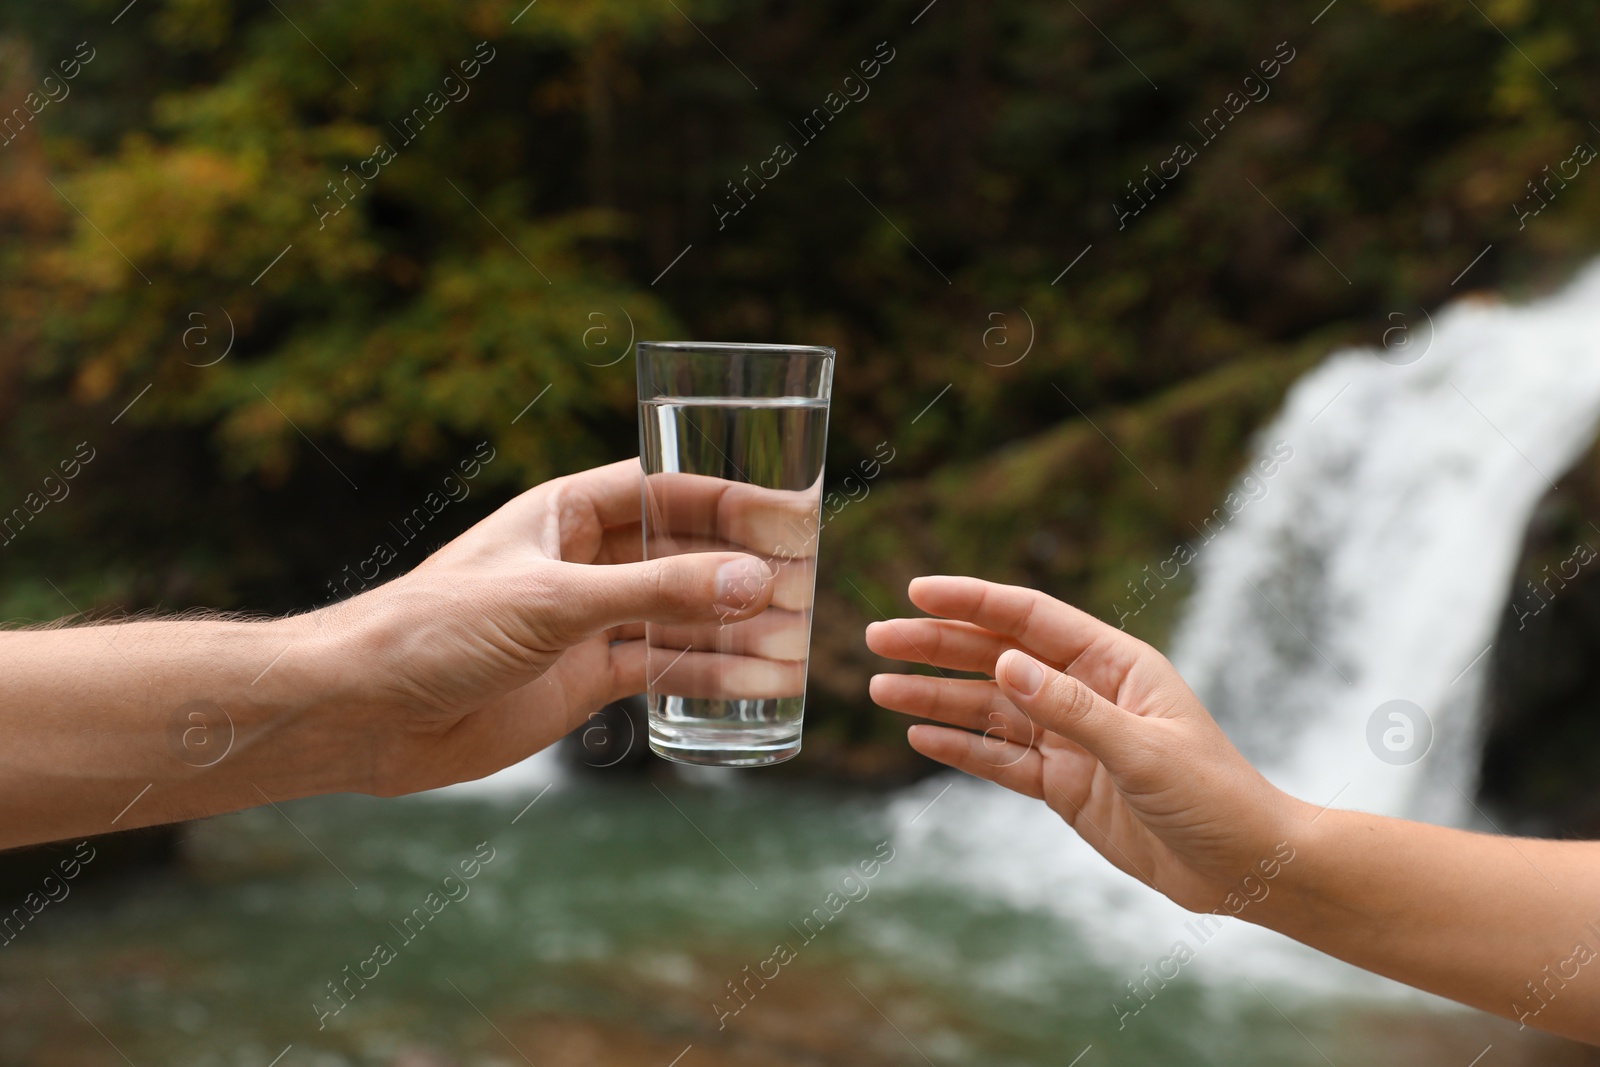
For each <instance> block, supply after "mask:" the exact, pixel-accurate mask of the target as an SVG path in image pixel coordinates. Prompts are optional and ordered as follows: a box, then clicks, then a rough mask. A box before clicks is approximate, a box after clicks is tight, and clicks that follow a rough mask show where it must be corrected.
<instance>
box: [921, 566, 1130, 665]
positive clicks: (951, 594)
mask: <svg viewBox="0 0 1600 1067" xmlns="http://www.w3.org/2000/svg"><path fill="white" fill-rule="evenodd" d="M908 592H909V594H910V596H911V602H912V603H913V604H915V605H916V606H917V607H919V608H921V609H922V610H923V611H926V612H927V613H928V614H930V615H939V616H943V617H944V618H947V619H961V620H963V621H966V622H970V623H973V624H975V625H977V626H981V627H983V628H984V629H986V630H990V631H992V632H993V633H996V634H998V635H1000V636H1001V637H1003V638H1006V639H1008V640H1010V641H1012V642H1013V643H1014V644H1015V645H1016V646H1017V647H1020V648H1025V649H1027V650H1028V651H1029V652H1031V653H1032V654H1033V655H1035V656H1037V657H1039V658H1040V659H1043V660H1046V661H1048V662H1052V663H1060V664H1064V665H1071V664H1072V663H1074V662H1076V661H1077V659H1078V658H1079V657H1080V656H1082V655H1083V654H1084V653H1085V652H1087V651H1088V650H1089V649H1091V648H1094V649H1096V650H1097V652H1098V651H1104V653H1106V655H1107V656H1109V657H1110V658H1112V659H1116V660H1118V661H1119V662H1123V663H1131V662H1132V661H1133V660H1134V659H1137V658H1138V656H1139V655H1140V654H1142V653H1143V652H1144V651H1146V650H1148V649H1149V646H1148V645H1146V644H1145V643H1144V642H1142V641H1140V640H1139V639H1138V638H1136V637H1133V636H1132V635H1131V634H1128V633H1125V632H1124V631H1122V630H1119V629H1117V628H1116V627H1115V626H1110V625H1108V624H1106V623H1104V622H1101V621H1100V620H1099V619H1097V618H1095V617H1094V616H1093V615H1090V614H1089V613H1088V612H1085V611H1080V610H1079V609H1078V608H1075V607H1073V606H1072V605H1070V604H1063V603H1062V602H1061V601H1059V600H1057V599H1055V598H1054V597H1051V596H1047V595H1046V594H1044V593H1041V592H1039V591H1038V590H1037V589H1028V588H1026V587H1025V586H1020V585H999V584H997V583H995V582H985V581H982V580H981V579H978V578H965V577H954V576H947V575H935V576H929V577H925V578H914V579H912V581H911V585H910V587H909V590H908Z"/></svg>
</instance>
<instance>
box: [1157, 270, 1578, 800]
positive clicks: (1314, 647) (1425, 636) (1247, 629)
mask: <svg viewBox="0 0 1600 1067" xmlns="http://www.w3.org/2000/svg"><path fill="white" fill-rule="evenodd" d="M1419 320H1420V321H1419ZM1395 336H1396V339H1397V341H1398V338H1399V336H1400V335H1398V334H1397V335H1395ZM1405 337H1406V341H1407V343H1406V345H1405V346H1404V347H1400V346H1399V345H1398V344H1397V345H1396V347H1395V348H1394V349H1393V350H1385V349H1377V350H1372V349H1364V350H1353V351H1345V352H1339V353H1336V354H1334V355H1333V356H1332V357H1330V358H1329V359H1328V360H1327V361H1326V362H1325V363H1323V364H1322V365H1321V366H1320V367H1319V368H1317V369H1316V370H1315V371H1313V372H1312V373H1310V374H1308V375H1307V376H1306V377H1305V378H1304V379H1302V380H1301V381H1300V382H1299V383H1298V384H1297V385H1296V386H1295V387H1294V389H1293V390H1292V391H1291V392H1290V394H1289V397H1288V399H1287V402H1286V403H1285V405H1284V409H1283V411H1282V412H1281V413H1280V414H1279V416H1278V417H1277V418H1276V419H1275V420H1274V421H1273V422H1272V424H1271V425H1269V426H1268V427H1267V428H1266V429H1265V430H1264V431H1262V433H1261V435H1260V438H1259V441H1258V445H1257V450H1258V452H1260V451H1264V450H1267V449H1270V448H1271V447H1272V446H1273V445H1274V444H1276V443H1278V442H1284V443H1286V444H1287V445H1288V446H1289V447H1290V448H1292V449H1293V453H1294V454H1293V458H1292V459H1290V460H1289V461H1288V462H1286V463H1284V464H1282V466H1281V469H1280V470H1279V471H1278V472H1277V473H1276V474H1275V475H1274V476H1273V477H1272V478H1270V479H1261V480H1260V482H1261V485H1262V486H1264V489H1259V490H1257V496H1258V499H1256V500H1254V501H1251V502H1249V503H1248V504H1246V505H1245V506H1244V507H1242V508H1241V509H1240V510H1239V512H1238V514H1237V517H1236V518H1235V519H1234V520H1233V521H1232V522H1231V523H1230V524H1229V526H1228V528H1227V529H1226V530H1224V531H1223V532H1222V533H1221V534H1220V535H1219V536H1217V537H1216V539H1215V540H1214V541H1213V542H1212V543H1211V544H1208V545H1206V546H1204V547H1203V548H1201V549H1199V559H1198V561H1197V564H1196V565H1197V568H1198V569H1197V585H1196V589H1195V593H1194V595H1193V597H1192V598H1191V600H1190V602H1189V604H1188V605H1187V610H1186V612H1185V614H1184V616H1183V618H1182V619H1181V621H1180V624H1179V626H1178V629H1177V632H1176V634H1175V638H1174V641H1173V646H1172V660H1173V662H1174V664H1175V665H1176V666H1177V667H1178V669H1179V671H1180V672H1181V673H1182V674H1183V675H1184V677H1185V678H1186V679H1187V680H1188V681H1189V683H1190V685H1192V686H1193V687H1194V688H1195V690H1196V692H1198V693H1199V694H1200V696H1201V699H1202V700H1204V701H1205V703H1206V706H1207V707H1208V708H1210V709H1211V711H1212V713H1213V714H1214V715H1216V716H1217V718H1218V720H1219V721H1220V722H1221V723H1222V724H1223V725H1224V728H1225V729H1226V730H1227V731H1228V733H1229V735H1230V736H1231V737H1232V738H1233V740H1234V742H1235V743H1236V744H1238V745H1239V746H1240V748H1241V749H1243V750H1244V751H1245V753H1246V754H1247V755H1249V756H1250V757H1251V758H1252V759H1253V760H1255V761H1256V762H1257V763H1258V764H1260V765H1261V766H1262V767H1263V769H1264V770H1265V771H1266V773H1267V774H1268V777H1269V778H1271V779H1273V781H1274V782H1275V783H1276V784H1278V785H1279V786H1280V787H1282V788H1284V789H1286V790H1288V791H1289V792H1291V793H1294V794H1295V795H1297V796H1299V797H1301V798H1302V799H1305V800H1309V801H1312V802H1314V803H1318V804H1322V803H1327V802H1329V801H1330V800H1333V799H1334V798H1335V797H1337V803H1338V804H1339V805H1340V806H1342V807H1357V808H1361V809H1363V810H1367V811H1374V812H1379V813H1382V814H1389V815H1405V816H1409V817H1414V818H1420V819H1427V820H1430V821H1435V822H1454V823H1462V822H1470V821H1473V820H1474V817H1475V816H1476V813H1475V812H1474V811H1473V809H1472V806H1471V804H1472V802H1471V800H1470V799H1469V798H1470V797H1471V796H1472V795H1473V793H1474V790H1475V787H1476V765H1477V754H1478V749H1479V743H1480V723H1479V710H1480V703H1481V693H1482V690H1483V683H1484V680H1485V678H1486V674H1487V670H1486V668H1487V666H1488V664H1489V662H1490V659H1491V655H1490V652H1491V650H1490V644H1491V642H1492V641H1493V640H1494V636H1495V630H1496V627H1497V625H1498V623H1499V620H1500V613H1501V612H1502V610H1503V609H1504V606H1505V603H1506V600H1507V597H1508V595H1509V592H1510V588H1511V583H1512V580H1513V571H1514V568H1515V566H1516V562H1517V558H1518V555H1519V553H1520V551H1521V546H1522V539H1523V534H1524V532H1525V531H1526V529H1527V527H1528V524H1529V521H1530V519H1531V518H1532V515H1533V511H1534V508H1535V506H1536V505H1537V504H1538V502H1539V500H1540V498H1541V497H1543V496H1544V495H1545V494H1546V493H1547V492H1549V490H1550V489H1551V488H1552V487H1553V484H1552V483H1553V481H1554V480H1555V479H1558V478H1560V477H1561V475H1562V474H1564V473H1565V472H1566V471H1567V469H1568V468H1569V467H1571V465H1572V464H1573V463H1574V462H1575V461H1576V460H1577V459H1578V457H1579V456H1580V455H1581V454H1582V453H1583V451H1584V450H1585V449H1586V448H1587V447H1588V446H1589V444H1590V442H1591V441H1592V440H1593V439H1594V435H1595V427H1596V423H1597V420H1600V266H1597V267H1596V268H1592V269H1591V270H1589V271H1588V272H1587V273H1586V274H1585V275H1584V276H1583V277H1581V278H1580V279H1579V280H1578V281H1577V282H1575V283H1574V284H1572V285H1570V286H1569V287H1568V288H1567V289H1566V290H1565V291H1564V292H1562V293H1561V294H1559V295H1558V296H1556V297H1554V298H1551V299H1548V300H1544V301H1541V302H1539V303H1534V304H1529V305H1526V306H1521V307H1514V306H1504V305H1491V304H1484V303H1471V302H1463V303H1460V304H1457V305H1455V306H1453V307H1451V308H1449V309H1447V310H1445V311H1444V312H1443V313H1441V314H1436V315H1434V316H1433V318H1432V319H1431V321H1430V320H1429V319H1428V318H1426V317H1424V316H1421V315H1418V316H1416V318H1415V319H1413V320H1412V321H1411V322H1410V323H1409V325H1408V326H1407V327H1406V335H1405ZM1396 363H1399V364H1401V365H1396ZM1246 499H1248V498H1246ZM1390 701H1406V702H1408V703H1409V705H1410V706H1411V707H1410V708H1409V709H1407V708H1404V707H1402V708H1401V711H1402V714H1404V715H1405V716H1406V717H1407V718H1412V719H1418V718H1422V717H1425V718H1422V721H1421V722H1418V723H1415V724H1413V725H1415V726H1417V727H1418V730H1417V732H1416V734H1415V735H1414V736H1413V737H1411V738H1405V737H1403V736H1402V735H1396V737H1395V738H1394V740H1397V741H1410V742H1411V743H1412V744H1413V745H1414V746H1415V747H1414V748H1413V749H1412V750H1411V751H1410V752H1409V753H1407V752H1404V751H1402V752H1400V753H1398V754H1391V753H1384V754H1385V755H1391V759H1389V760H1386V759H1384V758H1380V755H1378V754H1375V753H1377V752H1379V751H1381V750H1382V749H1383V745H1382V741H1381V740H1380V738H1381V737H1382V734H1383V732H1384V731H1385V730H1387V729H1389V728H1390V726H1391V720H1389V718H1388V716H1387V715H1380V716H1379V719H1380V722H1379V723H1378V725H1377V726H1376V727H1370V728H1369V724H1370V723H1371V721H1372V718H1373V715H1374V712H1376V711H1377V709H1379V707H1380V706H1381V705H1385V704H1387V703H1388V702H1390ZM1416 709H1420V711H1421V716H1418V715H1417V714H1416ZM1429 724H1431V733H1432V743H1431V746H1429V745H1428V744H1427V738H1426V734H1427V733H1428V732H1429V731H1428V725H1429ZM1374 731H1376V733H1375V732H1374ZM1396 747H1400V746H1396Z"/></svg>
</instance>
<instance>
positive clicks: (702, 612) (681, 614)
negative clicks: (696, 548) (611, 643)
mask: <svg viewBox="0 0 1600 1067" xmlns="http://www.w3.org/2000/svg"><path fill="white" fill-rule="evenodd" d="M775 577H776V569H775V568H774V567H772V566H771V565H770V564H767V563H764V562H763V561H762V560H760V559H757V558H756V557H755V556H748V555H744V554H742V553H738V552H690V553H685V554H684V555H681V556H668V557H666V558H664V559H652V560H646V561H645V562H643V563H618V564H611V565H603V566H586V565H583V564H578V563H562V564H558V565H557V567H556V570H555V584H556V587H557V588H556V590H555V592H556V593H557V602H558V603H559V605H560V607H559V608H558V613H559V616H560V617H561V618H562V621H563V622H564V623H565V625H563V626H561V629H562V630H564V631H565V633H564V634H563V636H565V637H567V638H569V639H571V640H573V641H578V640H582V639H583V638H585V637H588V636H589V635H591V634H597V633H600V632H602V631H604V630H608V629H610V628H611V627H613V626H621V625H622V624H623V623H629V622H661V623H721V622H738V621H740V620H741V619H748V618H749V617H751V616H752V615H756V614H758V613H759V612H761V610H762V609H764V608H765V607H766V606H767V605H768V604H769V603H771V601H772V592H773V588H774V585H775Z"/></svg>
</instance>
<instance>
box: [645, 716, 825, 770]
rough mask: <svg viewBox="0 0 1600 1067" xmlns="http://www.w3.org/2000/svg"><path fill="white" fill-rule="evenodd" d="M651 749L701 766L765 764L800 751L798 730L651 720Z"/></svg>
mask: <svg viewBox="0 0 1600 1067" xmlns="http://www.w3.org/2000/svg"><path fill="white" fill-rule="evenodd" d="M650 750H651V751H652V752H654V753H655V754H656V755H658V756H661V757H662V758H664V759H669V760H671V761H672V762H674V763H692V764H695V765H697V766H701V767H765V766H768V765H769V764H773V763H782V762H783V761H784V760H787V759H793V758H794V757H795V756H798V755H799V754H800V730H799V728H798V724H796V725H795V726H784V727H779V728H777V729H772V728H768V729H765V730H750V729H740V730H728V729H724V728H718V727H714V726H686V725H683V724H678V723H674V724H670V725H668V724H664V723H658V722H652V723H651V724H650Z"/></svg>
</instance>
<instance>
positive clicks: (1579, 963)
mask: <svg viewBox="0 0 1600 1067" xmlns="http://www.w3.org/2000/svg"><path fill="white" fill-rule="evenodd" d="M1312 814H1313V815H1314V816H1315V821H1311V820H1310V819H1306V820H1303V821H1302V823H1301V825H1300V828H1299V831H1298V834H1297V837H1296V838H1295V839H1294V840H1293V844H1294V845H1295V849H1296V853H1297V854H1296V857H1295V860H1294V862H1293V863H1292V864H1288V865H1286V866H1285V867H1284V873H1283V875H1282V877H1281V878H1280V880H1279V884H1277V885H1275V886H1274V888H1273V892H1272V895H1271V896H1270V897H1268V898H1267V899H1266V900H1264V901H1262V903H1261V905H1260V906H1259V910H1258V911H1256V913H1255V914H1253V915H1252V914H1250V913H1249V912H1246V913H1245V917H1246V918H1250V919H1252V920H1253V921H1255V922H1258V923H1260V924H1261V925H1263V926H1268V927H1271V928H1273V929H1276V930H1278V931H1279V932H1281V933H1284V934H1287V935H1289V936H1290V937H1293V938H1295V939H1296V940H1297V941H1301V942H1304V943H1305V944H1308V945H1311V946H1312V947H1314V948H1317V949H1320V950H1322V951H1323V952H1327V953H1329V954H1330V955H1334V956H1337V957H1339V958H1340V959H1343V960H1346V961H1348V962H1350V963H1353V964H1356V965H1357V966H1359V967H1364V968H1366V969H1368V970H1372V971H1376V972H1378V973H1379V974H1383V975H1387V976H1388V977H1390V978H1394V979H1396V980H1398V981H1401V982H1405V983H1406V984H1408V985H1413V986H1417V987H1419V988H1422V989H1426V990H1428V991H1430V992H1434V993H1438V994H1440V995H1441V996H1446V997H1449V998H1451V999H1452V1000H1457V1001H1460V1002H1462V1003H1465V1004H1470V1005H1472V1006H1473V1007H1477V1008H1481V1009H1483V1010H1485V1011H1489V1012H1493V1013H1495V1014H1497V1015H1502V1016H1505V1017H1507V1018H1510V1019H1513V1020H1516V1021H1518V1022H1523V1023H1526V1024H1527V1025H1530V1026H1532V1025H1537V1026H1538V1027H1539V1028H1540V1029H1545V1030H1550V1031H1554V1032H1555V1033H1559V1034H1563V1035H1565V1036H1568V1037H1573V1038H1577V1039H1579V1040H1585V1041H1591V1042H1594V1041H1600V843H1593V842H1574V841H1539V840H1529V839H1524V838H1508V837H1496V836H1490V835H1485V834H1474V833H1468V832H1465V831H1461V830H1451V829H1446V828H1443V827H1438V826H1429V825H1426V824H1422V823H1413V822H1405V821H1402V820H1399V819H1387V818H1382V817H1380V816H1376V815H1366V814H1362V813H1359V812H1350V811H1333V810H1330V811H1327V812H1324V813H1322V814H1320V815H1316V812H1315V809H1312Z"/></svg>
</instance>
